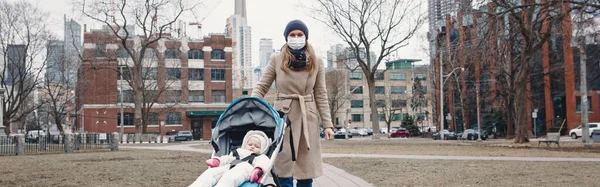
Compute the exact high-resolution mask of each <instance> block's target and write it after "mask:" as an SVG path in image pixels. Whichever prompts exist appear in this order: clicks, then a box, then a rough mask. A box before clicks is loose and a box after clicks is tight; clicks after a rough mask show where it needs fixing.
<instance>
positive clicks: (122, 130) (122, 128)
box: [119, 66, 125, 143]
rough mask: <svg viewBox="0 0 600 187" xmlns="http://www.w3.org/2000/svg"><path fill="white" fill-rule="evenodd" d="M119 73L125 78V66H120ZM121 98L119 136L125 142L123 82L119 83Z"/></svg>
mask: <svg viewBox="0 0 600 187" xmlns="http://www.w3.org/2000/svg"><path fill="white" fill-rule="evenodd" d="M119 74H120V76H121V80H123V66H121V68H119ZM119 100H121V102H120V103H121V137H120V138H119V139H120V140H121V143H123V135H125V129H124V126H125V124H124V123H123V122H124V120H123V119H124V116H123V88H122V87H121V84H120V83H119Z"/></svg>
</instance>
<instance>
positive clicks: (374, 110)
mask: <svg viewBox="0 0 600 187" xmlns="http://www.w3.org/2000/svg"><path fill="white" fill-rule="evenodd" d="M367 86H368V87H369V107H370V108H371V124H372V126H373V136H372V138H373V139H379V137H380V136H381V133H380V131H379V120H378V118H377V101H376V99H375V78H374V76H373V75H371V76H367ZM363 121H364V120H363ZM388 130H389V129H388Z"/></svg>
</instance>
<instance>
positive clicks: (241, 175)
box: [190, 131, 271, 187]
mask: <svg viewBox="0 0 600 187" xmlns="http://www.w3.org/2000/svg"><path fill="white" fill-rule="evenodd" d="M269 144H270V142H269V137H268V136H267V135H266V134H265V133H264V132H262V131H249V132H248V133H246V135H245V136H244V141H243V142H242V147H241V148H238V149H236V150H235V151H232V152H231V153H230V154H229V155H225V156H221V157H218V158H211V159H208V160H206V165H208V166H209V167H210V168H209V169H207V170H206V171H205V172H204V173H202V175H200V177H198V178H197V179H196V181H194V183H192V184H191V185H190V187H213V186H215V187H234V186H240V185H241V184H242V183H244V182H246V181H250V182H258V181H260V180H261V178H262V176H263V171H265V172H269V171H270V170H271V166H270V159H269V157H267V156H266V155H264V154H265V153H266V152H267V150H268V147H269ZM235 152H237V155H238V157H237V158H236V154H235ZM252 158H253V159H252ZM232 164H233V165H234V166H233V167H232Z"/></svg>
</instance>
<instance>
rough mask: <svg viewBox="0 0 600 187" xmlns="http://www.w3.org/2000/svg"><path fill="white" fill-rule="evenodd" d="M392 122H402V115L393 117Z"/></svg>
mask: <svg viewBox="0 0 600 187" xmlns="http://www.w3.org/2000/svg"><path fill="white" fill-rule="evenodd" d="M392 121H402V115H401V114H394V115H392Z"/></svg>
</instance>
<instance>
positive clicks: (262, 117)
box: [212, 97, 285, 142]
mask: <svg viewBox="0 0 600 187" xmlns="http://www.w3.org/2000/svg"><path fill="white" fill-rule="evenodd" d="M284 124H285V123H284V121H283V119H282V118H281V117H280V116H279V113H278V112H277V111H275V109H273V108H272V107H271V106H270V105H269V104H268V103H267V102H266V101H264V100H263V99H260V98H258V97H244V98H239V99H237V100H235V101H233V102H232V103H231V104H230V105H229V106H228V107H227V109H225V111H224V112H223V114H221V117H219V121H217V124H216V126H215V128H214V129H213V132H212V141H213V142H218V140H219V139H220V138H221V137H223V136H224V135H225V132H227V131H229V130H233V129H235V128H236V127H247V126H256V127H262V128H274V129H275V130H274V132H275V134H274V135H273V138H274V140H273V142H278V141H279V140H280V139H281V136H282V135H283V128H284V127H285V126H284Z"/></svg>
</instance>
